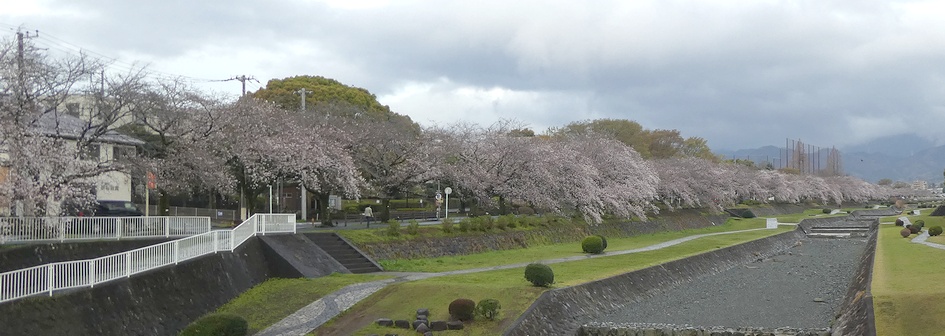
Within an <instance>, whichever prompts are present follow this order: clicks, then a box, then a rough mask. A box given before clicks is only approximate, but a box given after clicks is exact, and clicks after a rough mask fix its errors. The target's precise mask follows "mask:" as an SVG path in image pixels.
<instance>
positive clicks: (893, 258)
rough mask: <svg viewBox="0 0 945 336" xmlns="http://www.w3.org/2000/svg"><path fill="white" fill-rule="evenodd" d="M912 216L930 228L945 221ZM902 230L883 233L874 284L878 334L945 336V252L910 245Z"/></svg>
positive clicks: (893, 228) (889, 227)
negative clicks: (944, 279)
mask: <svg viewBox="0 0 945 336" xmlns="http://www.w3.org/2000/svg"><path fill="white" fill-rule="evenodd" d="M896 217H898V216H896ZM896 217H891V218H892V219H891V220H895V218H896ZM909 217H910V220H912V221H913V222H915V220H916V219H924V220H925V221H926V227H928V226H929V225H941V222H942V221H943V220H945V218H942V217H931V218H929V217H928V216H909ZM887 220H888V219H887ZM933 222H935V223H938V224H933ZM901 229H902V228H901V227H896V226H892V225H882V226H880V230H879V237H878V241H877V246H876V260H875V262H874V265H873V284H872V293H873V308H874V310H875V315H876V332H877V334H878V335H945V319H942V318H941V316H945V286H942V285H941V284H940V282H941V281H942V279H943V278H945V267H943V266H942V260H945V250H940V249H936V248H932V247H928V246H925V245H921V244H913V243H910V242H909V239H904V238H902V237H901V236H900V235H899V230H901ZM912 237H915V236H914V235H913V236H912ZM910 238H911V237H910Z"/></svg>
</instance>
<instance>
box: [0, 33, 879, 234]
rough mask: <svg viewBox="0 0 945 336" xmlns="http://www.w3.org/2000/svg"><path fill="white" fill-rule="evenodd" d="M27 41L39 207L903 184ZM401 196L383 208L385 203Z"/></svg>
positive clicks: (584, 197)
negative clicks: (93, 149)
mask: <svg viewBox="0 0 945 336" xmlns="http://www.w3.org/2000/svg"><path fill="white" fill-rule="evenodd" d="M13 50H14V49H13V48H12V47H11V44H9V43H7V44H6V47H5V49H2V50H0V95H2V97H0V120H2V121H3V127H2V128H0V148H2V149H4V151H3V153H4V156H3V160H2V165H3V167H6V171H5V176H4V177H3V180H2V181H0V200H2V199H5V200H7V201H6V203H5V204H6V205H10V204H13V203H17V204H20V205H22V206H21V207H20V208H22V209H24V210H22V212H23V213H21V214H25V215H34V214H35V215H39V214H46V215H56V214H59V213H60V212H61V211H62V207H61V206H60V205H61V203H62V202H67V201H71V202H74V201H75V200H77V199H78V200H86V201H88V200H91V199H94V195H91V191H90V189H89V180H88V178H89V177H91V176H95V175H98V174H101V173H103V172H107V171H112V170H121V171H128V172H131V173H132V176H135V178H136V179H139V178H141V177H143V176H145V173H146V172H150V173H153V174H155V175H157V179H158V181H160V182H159V185H160V188H161V192H162V193H165V194H173V193H194V192H213V193H220V194H226V195H243V196H244V198H246V199H247V200H249V203H252V200H253V199H255V197H254V196H255V195H257V194H259V193H261V192H262V191H263V188H264V187H266V186H268V185H272V184H274V183H276V182H277V181H281V180H291V181H296V182H298V183H299V184H300V185H302V186H304V187H305V188H306V189H307V190H309V191H311V192H313V193H314V194H315V196H316V198H317V199H318V200H319V201H320V202H319V203H320V205H321V207H322V209H321V211H325V209H324V208H325V205H326V203H327V199H328V195H331V194H336V195H344V196H346V197H348V198H357V197H361V196H371V197H378V198H380V199H383V200H385V202H386V201H387V200H390V199H391V198H394V197H398V196H400V195H403V194H404V193H407V192H410V191H412V190H415V189H416V188H417V186H418V185H422V184H424V183H429V182H431V181H439V182H440V183H441V184H443V185H444V186H451V187H452V188H453V189H454V190H455V194H454V197H455V196H460V197H462V198H463V199H465V200H467V201H471V202H476V203H478V204H480V205H482V206H495V207H497V208H499V209H500V211H503V212H504V211H506V210H505V208H506V206H507V205H508V204H512V203H515V204H525V205H528V206H529V207H532V208H536V209H543V210H545V211H553V212H559V213H564V214H580V215H583V216H584V217H585V218H586V219H587V220H588V221H591V222H597V221H600V220H601V219H602V218H603V217H605V216H617V217H625V218H626V217H631V216H637V217H645V216H646V214H647V213H654V212H656V211H657V210H658V209H659V208H660V207H663V208H669V209H675V208H685V207H711V208H720V207H724V206H727V205H731V204H734V203H737V202H739V201H743V200H749V199H750V200H756V201H759V202H769V201H774V202H792V203H793V202H817V203H822V204H839V203H841V202H846V201H850V202H864V201H867V200H872V199H881V198H884V197H886V196H888V195H889V193H890V192H891V191H890V190H889V189H885V188H883V187H879V186H876V185H873V184H869V183H866V182H864V181H861V180H859V179H856V178H852V177H846V176H834V177H818V176H813V175H797V174H790V173H784V172H779V171H773V170H759V169H755V168H752V167H747V166H744V165H740V164H732V163H725V162H720V161H719V160H717V159H715V158H713V157H711V156H710V155H706V153H707V147H706V146H705V145H704V141H702V142H701V143H700V141H698V140H699V139H682V138H681V137H678V132H675V131H665V130H661V131H641V130H639V129H636V130H629V129H631V128H634V127H636V128H639V125H638V124H636V123H632V122H626V121H625V123H624V124H623V125H625V126H628V127H624V126H619V127H616V128H612V129H610V130H611V131H612V132H605V131H602V130H600V129H598V130H595V129H593V128H588V127H581V128H579V127H571V126H580V125H582V124H580V123H578V124H572V125H569V127H566V128H562V129H559V130H551V131H549V132H547V133H546V134H543V135H535V134H534V132H531V131H529V130H527V129H523V128H522V127H521V125H517V124H516V123H514V122H511V121H503V122H500V123H496V124H493V125H489V126H481V125H476V124H467V123H460V124H454V125H440V126H433V127H428V128H422V127H420V126H419V125H417V124H416V123H414V122H412V121H411V120H410V119H409V118H407V117H405V116H402V115H398V114H396V113H393V112H391V111H390V110H389V108H387V107H386V106H382V105H380V104H379V103H377V102H376V99H375V98H374V96H373V95H371V94H370V93H368V92H367V91H366V90H363V89H357V88H350V87H347V86H344V85H341V84H340V83H337V82H335V81H332V80H327V79H324V78H320V77H303V78H290V79H286V80H273V81H271V82H270V83H269V85H268V87H267V88H266V89H263V90H260V91H259V92H257V93H256V94H255V97H254V96H245V97H243V98H241V99H239V100H237V101H226V100H225V99H219V98H216V97H213V96H209V95H207V94H204V93H201V92H199V91H197V90H195V89H193V88H192V87H189V86H187V85H184V84H183V83H181V82H175V81H169V82H168V81H153V80H148V78H147V76H146V73H144V72H134V73H129V74H123V75H116V76H111V77H109V78H104V77H103V78H102V79H101V82H93V83H91V85H88V84H84V83H86V81H87V79H88V78H89V76H90V75H91V74H97V73H101V72H102V71H103V70H105V69H107V65H104V64H99V63H95V62H91V61H90V60H88V59H85V58H80V59H78V60H73V61H70V62H58V61H50V60H47V59H46V58H45V57H44V55H42V54H41V53H40V52H38V51H35V50H34V49H32V48H27V49H26V50H27V51H28V52H27V53H26V54H25V55H23V54H15V53H14V52H13ZM21 57H25V58H26V59H27V61H26V62H24V61H23V59H21ZM301 88H305V89H307V90H308V92H309V93H311V92H315V94H314V95H311V96H308V97H307V100H306V101H307V102H309V104H308V105H307V106H306V108H305V109H304V110H301V109H299V108H298V106H292V105H291V104H290V102H293V101H295V100H293V99H288V98H286V97H289V96H288V95H291V92H294V91H295V90H298V89H301ZM338 90H342V91H338ZM280 92H281V93H280ZM68 96H83V97H89V99H92V101H93V102H94V103H93V104H89V106H91V108H90V109H89V110H88V111H85V113H84V114H83V116H84V118H85V120H86V122H84V123H82V125H81V127H79V128H81V129H77V130H74V131H75V134H77V135H76V136H72V137H71V138H70V141H68V142H66V141H63V140H62V136H57V135H56V134H48V132H47V133H43V132H42V131H41V130H40V128H39V127H38V123H39V120H42V119H43V118H48V117H49V116H52V117H54V118H53V119H54V120H58V118H59V117H61V116H63V115H64V113H66V112H65V111H66V110H67V109H65V108H64V106H63V105H64V104H65V102H66V101H67V97H68ZM290 98H291V97H290ZM275 102H281V103H275ZM584 125H585V126H586V124H584ZM618 125H619V123H618ZM114 130H121V131H123V132H125V133H131V134H134V135H135V136H136V137H138V138H140V139H142V140H144V141H145V142H146V144H145V145H144V146H142V148H141V149H140V150H139V151H138V155H134V156H130V157H125V158H111V159H110V160H108V161H105V162H93V163H88V162H86V161H83V160H81V157H82V151H83V148H85V147H84V146H87V145H88V144H90V143H95V142H97V141H102V138H101V137H102V136H103V135H104V134H108V133H109V132H111V131H114ZM630 131H632V132H630ZM627 132H630V133H632V134H631V135H627V136H625V137H622V135H621V134H624V135H626V134H625V133H627ZM648 132H649V133H648ZM647 139H650V140H647ZM654 139H655V140H654ZM635 148H636V149H635ZM640 152H643V153H645V154H646V155H647V156H648V157H647V158H644V156H642V155H641V154H640ZM657 153H662V154H657ZM2 205H4V204H3V202H0V206H2ZM250 208H252V206H251V207H250ZM387 209H388V207H387V206H383V207H381V217H382V218H386V216H387V213H386V211H387Z"/></svg>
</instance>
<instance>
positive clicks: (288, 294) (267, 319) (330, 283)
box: [216, 273, 390, 335]
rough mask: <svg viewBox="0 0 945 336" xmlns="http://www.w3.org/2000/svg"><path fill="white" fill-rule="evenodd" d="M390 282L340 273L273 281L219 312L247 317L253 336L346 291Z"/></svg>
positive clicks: (234, 300) (245, 293) (256, 288)
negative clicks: (375, 282) (326, 298)
mask: <svg viewBox="0 0 945 336" xmlns="http://www.w3.org/2000/svg"><path fill="white" fill-rule="evenodd" d="M387 278H390V277H389V276H379V275H361V274H337V273H336V274H332V275H329V276H324V277H321V278H316V279H305V278H300V279H269V280H267V281H266V282H263V283H261V284H259V285H257V286H255V287H253V288H251V289H250V290H248V291H246V292H244V293H243V294H240V296H238V297H236V298H235V299H233V300H231V301H230V302H228V303H227V304H225V305H224V306H223V307H220V308H219V309H217V311H216V312H218V313H228V314H234V315H237V316H241V317H243V318H244V319H246V321H247V322H248V323H249V334H250V335H252V334H254V333H256V332H257V331H260V330H262V329H265V328H266V327H268V326H270V325H273V324H274V323H276V322H279V321H280V320H282V319H283V318H285V317H286V316H289V315H291V314H292V313H294V312H295V311H297V310H299V309H301V308H302V307H305V306H307V305H308V304H310V303H312V302H313V301H315V300H318V299H319V298H321V297H323V296H325V295H327V294H329V293H331V292H334V291H336V290H339V289H341V288H342V287H345V286H347V285H351V284H356V283H362V282H368V281H374V280H381V279H387Z"/></svg>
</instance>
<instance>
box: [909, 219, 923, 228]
mask: <svg viewBox="0 0 945 336" xmlns="http://www.w3.org/2000/svg"><path fill="white" fill-rule="evenodd" d="M912 225H913V226H918V227H919V228H920V229H921V228H924V227H925V221H924V220H921V219H920V220H917V221H915V223H913V224H912Z"/></svg>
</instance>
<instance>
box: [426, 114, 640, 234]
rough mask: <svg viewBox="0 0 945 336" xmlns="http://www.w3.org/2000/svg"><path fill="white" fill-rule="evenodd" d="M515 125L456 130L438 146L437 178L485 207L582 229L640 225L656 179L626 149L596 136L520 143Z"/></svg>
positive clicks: (522, 140)
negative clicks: (510, 204) (556, 217)
mask: <svg viewBox="0 0 945 336" xmlns="http://www.w3.org/2000/svg"><path fill="white" fill-rule="evenodd" d="M516 126H518V125H516V124H515V123H514V122H511V121H503V122H499V123H496V124H494V125H492V126H490V127H488V128H480V127H478V126H475V125H470V124H456V125H453V126H452V128H450V129H449V131H448V133H449V134H450V137H449V140H445V141H443V143H444V145H443V146H442V148H443V149H444V154H445V155H446V156H447V159H446V160H445V161H446V162H447V164H446V165H445V168H444V169H443V176H444V178H446V179H447V180H449V181H451V183H452V184H453V185H454V186H457V187H459V188H461V189H462V190H465V191H466V192H467V193H468V194H470V195H472V196H473V197H475V198H476V199H478V200H479V202H480V203H483V204H494V203H495V200H496V199H497V200H498V203H499V204H498V206H499V208H500V212H503V211H504V206H505V202H506V201H517V202H523V203H527V204H531V205H534V206H536V207H538V208H542V209H547V210H549V211H554V212H559V213H572V212H575V211H576V212H577V213H580V214H582V215H583V216H584V217H585V219H587V220H588V222H600V221H601V220H602V218H603V216H605V215H617V216H621V217H630V216H633V215H636V216H639V217H642V218H645V217H646V215H645V211H646V210H652V209H653V208H652V207H649V204H650V203H649V202H650V201H651V199H652V198H653V197H655V196H656V185H657V184H658V178H657V176H656V174H655V173H654V172H653V171H652V170H651V168H650V166H649V165H648V164H647V163H646V162H645V161H644V160H643V159H642V158H641V157H640V155H639V154H638V153H636V152H635V151H634V150H633V149H632V148H630V147H629V146H627V145H625V144H623V143H621V142H618V141H616V140H613V139H610V138H605V137H602V136H599V135H591V134H578V135H559V136H555V137H547V136H544V137H529V136H519V135H518V134H519V133H517V132H511V130H514V129H520V128H519V127H516Z"/></svg>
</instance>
